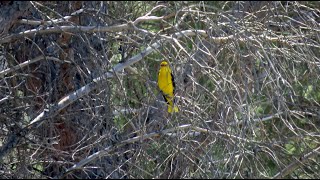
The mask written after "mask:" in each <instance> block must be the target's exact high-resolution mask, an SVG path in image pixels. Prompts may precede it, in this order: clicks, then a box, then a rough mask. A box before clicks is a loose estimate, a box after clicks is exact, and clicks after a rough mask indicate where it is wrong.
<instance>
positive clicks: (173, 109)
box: [168, 101, 179, 113]
mask: <svg viewBox="0 0 320 180" xmlns="http://www.w3.org/2000/svg"><path fill="white" fill-rule="evenodd" d="M168 112H169V113H173V112H179V109H178V107H177V106H175V105H173V102H172V101H170V102H169V105H168Z"/></svg>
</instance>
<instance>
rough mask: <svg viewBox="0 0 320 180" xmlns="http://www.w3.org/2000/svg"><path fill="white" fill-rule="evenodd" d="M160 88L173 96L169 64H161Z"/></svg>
mask: <svg viewBox="0 0 320 180" xmlns="http://www.w3.org/2000/svg"><path fill="white" fill-rule="evenodd" d="M158 86H159V89H160V90H161V91H162V92H163V93H165V94H166V95H168V96H171V97H172V96H173V88H174V87H173V84H172V76H171V70H170V68H169V66H168V65H165V66H160V70H159V75H158Z"/></svg>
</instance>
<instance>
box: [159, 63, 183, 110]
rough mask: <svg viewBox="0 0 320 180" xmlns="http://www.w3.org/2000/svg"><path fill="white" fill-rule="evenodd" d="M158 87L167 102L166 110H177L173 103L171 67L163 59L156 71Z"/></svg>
mask: <svg viewBox="0 0 320 180" xmlns="http://www.w3.org/2000/svg"><path fill="white" fill-rule="evenodd" d="M158 87H159V89H160V90H161V93H162V95H163V97H164V99H165V101H166V102H167V104H168V112H169V113H173V112H178V111H179V110H178V107H177V106H175V105H174V92H175V83H174V77H173V74H172V71H171V68H170V66H169V64H168V62H167V61H165V60H163V61H162V62H161V64H160V69H159V73H158Z"/></svg>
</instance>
